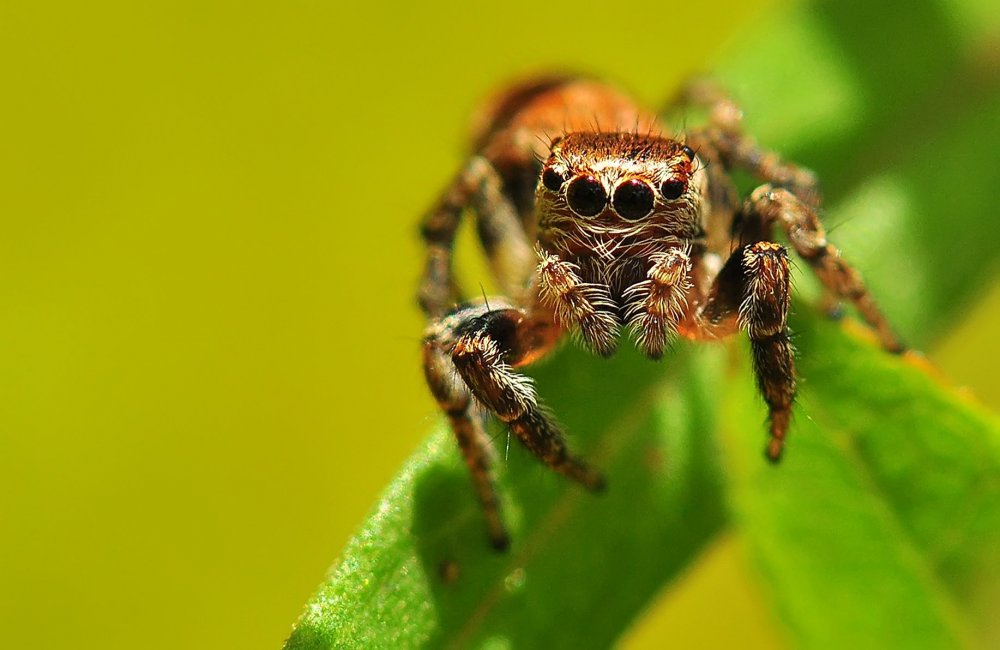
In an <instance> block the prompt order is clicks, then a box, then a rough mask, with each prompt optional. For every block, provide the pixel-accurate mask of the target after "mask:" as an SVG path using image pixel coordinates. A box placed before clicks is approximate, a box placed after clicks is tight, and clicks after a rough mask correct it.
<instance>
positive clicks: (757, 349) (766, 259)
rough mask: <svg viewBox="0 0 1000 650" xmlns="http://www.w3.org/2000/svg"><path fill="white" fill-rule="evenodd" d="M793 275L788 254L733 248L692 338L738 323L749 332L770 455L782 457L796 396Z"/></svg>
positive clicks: (761, 246) (765, 247)
mask: <svg viewBox="0 0 1000 650" xmlns="http://www.w3.org/2000/svg"><path fill="white" fill-rule="evenodd" d="M790 293H791V279H790V274H789V269H788V255H787V254H786V253H785V249H784V248H783V247H782V246H781V245H779V244H775V243H774V242H768V241H759V242H756V243H753V244H749V245H746V246H743V247H742V248H740V249H738V250H737V251H736V252H734V253H733V254H732V255H731V256H730V257H729V259H728V260H726V263H725V265H724V266H723V267H722V270H721V271H720V272H719V275H718V276H716V278H715V282H714V284H713V286H712V288H711V290H710V292H709V294H708V297H707V300H706V301H705V303H704V304H703V305H702V306H701V308H699V310H698V312H697V314H696V315H695V316H694V318H693V319H692V322H691V323H689V324H686V326H687V327H688V331H687V333H688V335H689V336H692V338H702V339H714V338H717V337H719V336H724V335H727V334H728V333H730V331H731V330H732V328H733V327H736V326H738V327H739V328H740V329H742V330H744V331H745V332H746V333H747V335H748V336H749V337H750V348H751V350H752V352H753V367H754V373H755V374H756V376H757V388H758V389H759V390H760V393H761V395H762V396H763V397H764V401H765V402H766V403H767V407H768V412H769V420H770V433H771V439H770V441H769V442H768V445H767V458H768V460H770V461H771V462H775V463H776V462H778V460H780V459H781V452H782V450H783V449H784V444H785V436H786V435H787V433H788V425H789V419H790V417H791V412H792V402H793V401H794V400H795V383H796V382H795V355H794V350H793V348H792V344H791V341H790V340H789V336H788V304H789V295H790Z"/></svg>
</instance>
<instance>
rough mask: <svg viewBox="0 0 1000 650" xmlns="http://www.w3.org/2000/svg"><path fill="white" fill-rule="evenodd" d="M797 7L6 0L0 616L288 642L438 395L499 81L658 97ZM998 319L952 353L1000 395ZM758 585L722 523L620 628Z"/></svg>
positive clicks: (186, 637)
mask: <svg viewBox="0 0 1000 650" xmlns="http://www.w3.org/2000/svg"><path fill="white" fill-rule="evenodd" d="M983 6H985V5H983ZM779 10H781V6H780V5H779V3H777V2H770V1H768V2H750V3H747V2H735V1H727V2H723V3H716V4H715V5H713V6H712V7H711V8H705V7H702V6H701V5H697V6H696V5H695V4H694V3H691V4H686V5H685V4H679V3H677V4H664V3H656V2H639V3H633V4H629V5H628V6H621V7H618V8H617V9H616V10H615V12H612V13H611V14H607V15H605V14H603V13H600V12H598V11H597V10H596V9H588V8H587V7H585V6H583V5H572V7H571V8H570V9H567V7H565V6H560V5H557V4H554V3H531V2H523V1H522V2H507V3H503V4H502V5H495V6H490V7H482V8H479V9H475V10H473V9H471V8H470V7H469V6H463V5H460V4H458V3H455V4H447V3H438V4H436V5H435V6H429V5H427V4H423V5H420V6H417V5H413V6H408V7H387V6H386V7H380V6H377V5H376V4H375V3H369V4H367V5H365V4H354V5H350V6H349V7H347V6H343V5H336V4H334V3H317V2H289V3H282V4H280V5H279V4H272V3H259V2H253V3H247V2H241V3H237V2H228V3H227V2H210V3H204V2H197V3H195V2H173V3H144V4H142V5H141V6H136V5H135V4H134V3H123V2H122V3H112V2H100V3H94V4H87V5H83V4H79V3H43V2H39V3H13V4H12V3H4V4H3V5H2V6H0V82H2V92H3V95H2V97H3V100H2V105H0V136H2V137H0V219H2V222H0V223H2V224H3V229H2V234H0V359H2V361H0V646H3V647H63V646H74V647H97V646H100V647H105V648H130V647H137V646H140V647H146V648H178V647H185V648H198V647H239V648H274V647H277V646H278V645H279V644H280V642H281V640H282V639H283V638H284V637H285V636H286V635H287V633H288V631H289V629H290V626H291V624H292V622H293V621H294V619H295V618H296V616H297V615H298V614H299V612H300V611H301V607H302V605H303V603H304V602H305V601H306V599H307V597H308V596H309V595H310V593H311V592H312V591H313V589H315V587H316V585H317V584H318V583H319V582H320V579H321V578H322V576H323V573H324V571H325V570H326V568H327V566H328V565H329V564H330V563H331V562H332V561H333V559H334V558H335V556H336V554H337V552H338V550H339V549H340V547H341V546H342V545H343V543H344V542H345V541H346V539H347V538H348V536H349V535H350V533H351V532H352V530H353V529H354V527H355V526H356V525H358V523H359V522H360V521H361V520H362V519H363V517H364V515H365V513H366V512H367V510H368V509H369V508H370V507H371V505H372V504H373V503H374V501H375V499H376V497H377V495H378V493H379V490H380V488H381V487H382V486H383V485H384V484H385V483H386V482H387V481H388V479H389V478H390V477H391V476H392V475H393V473H394V471H395V469H396V468H397V467H398V466H399V465H400V464H401V462H402V460H403V459H404V458H405V457H406V456H407V454H408V453H409V451H410V450H411V449H412V448H413V447H414V446H415V445H416V443H417V441H418V440H420V439H421V438H422V437H423V436H424V435H425V433H426V432H427V431H428V430H429V429H430V428H431V426H432V424H433V422H435V418H436V413H435V408H434V405H433V404H432V403H431V401H430V400H429V399H428V397H427V395H426V393H425V389H424V387H423V385H422V381H421V376H420V372H419V362H418V357H417V342H418V340H419V336H420V331H421V328H422V322H421V318H420V316H419V314H418V312H417V310H416V309H415V307H414V303H413V293H414V288H415V283H416V277H417V274H418V272H419V254H420V252H419V245H418V243H417V240H416V237H415V224H416V220H417V218H418V216H419V215H420V213H421V212H422V211H423V210H424V209H425V207H426V206H427V205H428V204H429V203H430V202H431V201H432V200H433V198H434V196H435V194H436V192H437V191H438V190H439V189H440V187H441V186H442V185H443V183H444V182H445V181H446V180H447V179H448V178H449V177H450V175H451V174H452V173H453V171H454V170H455V169H456V167H457V166H458V164H459V163H460V161H461V158H462V155H463V152H464V146H465V135H466V126H467V124H468V121H469V116H470V113H471V111H472V110H473V109H474V107H475V106H476V104H477V102H478V101H479V100H480V99H481V98H482V97H483V95H485V94H486V93H488V92H489V91H491V90H493V89H495V88H496V86H497V85H498V84H499V83H502V82H503V80H505V79H508V78H510V77H512V76H515V75H518V74H523V73H525V72H531V71H537V70H545V69H551V68H553V67H556V68H560V69H565V68H569V69H574V70H583V71H587V72H590V73H594V74H597V75H603V76H605V77H607V78H610V79H613V80H615V81H616V82H618V83H619V84H621V85H623V86H625V87H627V88H630V89H633V90H634V91H635V92H636V93H637V95H638V96H639V97H640V98H641V99H642V100H643V101H645V102H647V103H650V104H652V105H660V104H661V103H662V101H663V100H664V99H665V98H666V97H667V96H668V95H669V94H670V92H671V91H672V90H673V89H674V88H676V86H677V84H678V83H680V82H681V81H682V80H683V79H685V78H688V77H689V76H691V75H693V74H696V73H699V72H703V71H706V70H710V69H711V67H712V65H713V63H714V62H715V61H717V60H718V59H719V58H720V57H723V56H725V55H726V53H727V50H726V47H727V44H729V43H730V42H731V39H732V38H734V37H736V36H739V37H740V38H741V40H742V42H743V43H744V44H745V43H746V42H747V37H748V35H752V33H753V29H754V25H756V24H759V22H758V21H762V20H767V19H768V16H769V15H770V13H771V12H774V11H779ZM473 264H475V262H473ZM998 322H1000V290H997V289H994V290H993V291H992V292H991V293H990V294H989V295H986V296H983V297H982V299H981V302H980V304H979V305H978V306H976V307H975V308H974V309H972V310H971V311H970V313H969V315H968V316H967V318H966V320H965V322H964V323H963V324H962V325H961V326H960V328H959V329H958V330H957V331H955V332H954V333H952V334H951V335H950V336H949V337H948V338H947V339H946V340H945V341H944V342H943V343H942V345H941V346H940V347H939V348H938V349H935V350H931V351H930V353H931V357H932V358H933V359H934V360H935V361H936V363H937V364H938V365H939V366H941V367H942V368H943V369H944V371H945V373H946V374H947V375H949V376H950V377H951V378H952V379H953V380H954V381H955V382H957V383H958V384H960V385H968V386H971V387H974V388H975V390H976V391H977V392H978V394H979V395H980V398H981V399H982V400H983V401H984V402H986V403H987V404H990V405H992V406H993V407H997V406H1000V388H998V385H997V384H996V383H995V381H994V378H993V377H992V368H991V367H990V366H991V364H987V363H983V359H984V358H985V359H996V358H998V353H1000V346H998V343H997V340H996V338H995V332H996V327H997V323H998ZM755 589H756V586H755V585H754V583H753V581H752V579H751V578H750V577H749V571H748V570H747V569H746V568H744V562H743V559H742V554H741V549H740V541H739V539H736V538H732V537H729V538H726V539H725V540H723V541H722V542H720V543H719V544H717V545H716V546H715V547H714V548H713V549H712V550H711V551H710V552H709V553H708V554H707V555H706V558H705V559H704V560H703V561H702V562H701V563H700V564H699V565H698V566H697V567H695V569H694V570H693V571H692V572H691V574H690V575H689V576H687V577H686V578H685V579H684V580H682V581H681V583H680V584H678V585H675V586H674V587H673V588H671V589H670V590H669V592H668V593H666V594H664V596H663V599H662V600H661V602H659V603H658V604H656V606H655V607H654V608H653V610H652V611H651V612H650V613H649V614H648V615H647V616H646V617H645V618H644V619H643V620H642V621H641V622H640V624H639V625H638V627H637V629H636V630H634V631H633V632H632V633H631V635H630V636H629V638H628V643H629V644H631V645H632V646H633V647H645V646H652V645H653V644H654V643H655V641H656V639H657V638H658V637H660V638H662V634H665V633H667V632H666V631H669V634H670V635H671V638H672V639H673V640H674V641H675V642H676V643H677V644H678V645H684V644H685V643H686V642H687V643H693V642H695V641H697V642H699V643H702V644H705V645H709V646H710V645H721V644H726V643H737V642H738V643H740V644H741V645H742V646H743V647H752V646H758V647H770V646H772V645H773V644H775V643H776V642H777V641H776V639H777V638H778V637H777V632H776V631H775V627H774V623H773V621H771V620H770V618H769V617H770V616H772V615H771V614H769V613H768V612H767V610H766V608H765V607H763V606H762V605H760V604H759V603H758V602H757V600H758V594H757V592H756V591H755ZM720 593H725V594H726V599H725V602H724V603H720V602H719V599H718V594H720ZM720 615H724V616H725V617H726V619H727V621H729V622H730V625H726V626H720V625H717V624H716V622H717V621H718V618H719V616H720ZM685 640H687V641H685Z"/></svg>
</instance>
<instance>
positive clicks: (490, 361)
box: [451, 309, 604, 490]
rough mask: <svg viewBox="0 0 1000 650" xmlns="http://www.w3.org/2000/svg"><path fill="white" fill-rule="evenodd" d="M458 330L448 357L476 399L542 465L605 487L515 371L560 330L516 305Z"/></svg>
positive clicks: (596, 487)
mask: <svg viewBox="0 0 1000 650" xmlns="http://www.w3.org/2000/svg"><path fill="white" fill-rule="evenodd" d="M456 333H457V334H458V337H457V339H456V341H455V346H454V348H453V350H452V353H451V358H452V361H453V362H454V364H455V368H456V369H457V370H458V374H459V375H460V376H461V377H462V379H463V380H464V381H465V383H466V385H467V386H468V387H469V389H470V390H471V391H472V394H473V395H475V397H476V399H477V400H479V402H480V403H481V404H483V405H484V406H485V407H486V408H487V409H489V410H490V411H491V412H493V413H494V414H495V415H496V416H497V417H498V418H500V419H501V420H502V421H503V422H504V423H506V424H507V426H508V427H509V428H510V430H511V432H512V433H513V434H514V435H515V436H516V437H517V439H518V440H520V441H521V443H522V444H523V445H524V446H525V447H526V448H527V449H528V450H529V451H530V452H531V453H533V454H534V455H535V456H537V457H538V458H539V459H540V460H541V461H542V462H544V463H545V464H546V465H548V466H549V467H551V468H552V469H554V470H555V471H557V472H559V473H560V474H564V475H565V476H567V477H569V478H571V479H573V480H574V481H576V482H578V483H580V484H581V485H583V486H584V487H587V488H589V489H591V490H599V489H601V488H603V487H604V479H603V478H602V477H601V475H600V474H598V473H597V472H595V471H594V470H592V469H590V468H589V467H588V466H587V465H586V464H585V463H584V462H583V461H582V460H580V459H578V458H577V457H576V456H573V455H572V454H571V453H570V452H569V450H568V448H567V447H566V441H565V439H564V438H563V435H562V433H561V432H560V430H559V427H558V425H556V423H555V422H554V421H553V420H552V418H551V416H549V415H548V414H547V413H546V412H545V411H544V410H543V409H542V408H541V406H540V405H539V403H538V398H537V397H536V395H535V391H534V386H533V385H532V383H531V380H530V379H529V378H527V377H525V376H524V375H521V374H518V373H516V372H514V370H513V368H514V367H516V366H519V365H524V364H527V363H530V362H531V361H533V360H535V359H537V358H538V357H539V356H540V355H541V354H543V353H544V352H545V351H547V350H548V349H550V348H551V347H552V346H553V345H554V344H555V342H556V340H557V337H558V335H559V333H560V329H559V328H558V327H555V326H554V325H553V324H552V323H550V322H546V321H545V320H544V319H538V318H532V317H531V316H529V315H528V314H527V313H526V312H524V311H522V310H519V309H494V310H489V311H487V312H486V313H484V314H482V315H480V316H477V317H475V318H473V319H471V320H468V321H466V322H465V323H462V324H461V326H460V327H459V329H458V331H457V332H456Z"/></svg>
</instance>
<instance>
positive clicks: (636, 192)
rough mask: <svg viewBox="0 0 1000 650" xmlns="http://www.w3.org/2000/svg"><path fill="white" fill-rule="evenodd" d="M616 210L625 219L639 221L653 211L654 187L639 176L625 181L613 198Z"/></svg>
mask: <svg viewBox="0 0 1000 650" xmlns="http://www.w3.org/2000/svg"><path fill="white" fill-rule="evenodd" d="M611 205H612V206H614V208H615V212H617V213H618V214H619V216H621V217H622V218H623V219H628V220H629V221H637V220H638V219H642V218H643V217H648V216H649V214H650V213H651V212H652V211H653V188H652V187H650V186H649V185H647V184H646V183H644V182H643V181H640V180H639V179H638V178H633V179H631V180H627V181H623V182H622V183H620V184H619V185H618V187H616V188H615V195H614V197H613V198H612V199H611Z"/></svg>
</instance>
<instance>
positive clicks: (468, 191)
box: [418, 156, 533, 318]
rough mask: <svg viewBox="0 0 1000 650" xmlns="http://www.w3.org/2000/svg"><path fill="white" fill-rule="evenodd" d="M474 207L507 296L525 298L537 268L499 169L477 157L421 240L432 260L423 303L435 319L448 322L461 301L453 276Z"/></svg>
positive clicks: (454, 183) (436, 208) (434, 214)
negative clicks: (465, 217)
mask: <svg viewBox="0 0 1000 650" xmlns="http://www.w3.org/2000/svg"><path fill="white" fill-rule="evenodd" d="M467 207H472V208H473V210H474V212H475V214H476V219H477V229H476V230H477V233H478V234H479V239H480V241H481V242H482V245H483V249H484V250H485V252H486V255H487V258H488V259H489V261H490V265H491V268H492V270H493V274H494V276H495V278H496V280H497V282H498V284H499V285H500V288H501V290H502V291H503V292H504V293H505V294H506V295H508V296H512V297H516V296H518V295H520V294H522V293H523V292H524V290H525V285H526V284H527V279H528V274H529V273H530V270H531V268H532V266H533V264H532V259H533V253H532V250H531V246H530V244H529V243H528V237H527V235H526V233H525V232H524V226H523V222H522V220H521V219H520V218H519V216H518V214H517V211H516V210H515V208H514V205H513V204H512V203H511V201H510V200H509V198H508V197H507V196H506V195H505V194H504V191H503V180H502V179H501V177H500V175H499V174H498V173H497V171H496V169H494V167H493V165H492V164H490V162H489V161H488V160H486V159H485V158H483V157H482V156H474V157H473V158H471V159H470V160H469V162H468V164H467V165H466V166H465V168H464V169H462V171H461V172H459V174H458V176H457V177H456V178H455V179H454V180H453V181H452V183H451V185H450V186H449V187H448V189H447V190H445V192H444V193H443V194H442V195H441V197H440V198H439V199H438V202H437V204H436V205H435V206H434V207H433V208H432V209H431V211H430V212H429V213H428V214H427V216H426V217H424V221H423V224H422V226H421V230H420V232H421V234H422V236H423V239H424V243H425V244H426V247H427V259H426V262H425V266H424V273H423V277H422V279H421V283H420V290H419V294H418V296H419V298H418V299H419V302H420V306H421V308H422V309H423V310H424V313H425V314H426V315H427V316H428V317H430V318H441V317H443V316H444V315H445V314H446V313H447V312H448V311H449V310H450V309H452V308H453V307H454V305H455V304H456V303H457V302H459V301H460V300H461V296H460V295H459V291H458V289H457V286H456V283H455V278H454V275H453V273H452V250H453V248H454V245H455V233H456V232H457V230H458V226H459V223H460V221H461V217H462V213H463V212H464V210H465V209H466V208H467Z"/></svg>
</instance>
